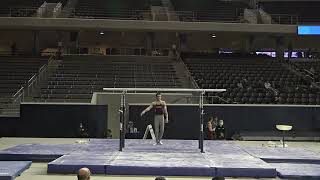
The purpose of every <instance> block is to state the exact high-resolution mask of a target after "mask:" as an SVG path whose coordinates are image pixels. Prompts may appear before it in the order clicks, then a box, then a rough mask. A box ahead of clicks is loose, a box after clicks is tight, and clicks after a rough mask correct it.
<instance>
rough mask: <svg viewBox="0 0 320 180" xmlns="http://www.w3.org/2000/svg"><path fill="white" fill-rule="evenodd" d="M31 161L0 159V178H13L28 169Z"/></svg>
mask: <svg viewBox="0 0 320 180" xmlns="http://www.w3.org/2000/svg"><path fill="white" fill-rule="evenodd" d="M30 165H31V161H0V179H1V180H13V179H15V177H17V176H20V174H21V173H22V172H23V171H25V170H26V169H28V168H29V167H30Z"/></svg>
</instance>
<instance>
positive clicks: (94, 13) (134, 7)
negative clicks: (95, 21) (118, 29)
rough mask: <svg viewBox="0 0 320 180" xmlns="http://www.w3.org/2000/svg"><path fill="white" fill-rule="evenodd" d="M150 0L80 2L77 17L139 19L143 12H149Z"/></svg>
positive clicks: (80, 0) (84, 0)
mask: <svg viewBox="0 0 320 180" xmlns="http://www.w3.org/2000/svg"><path fill="white" fill-rule="evenodd" d="M148 2H149V1H148V0H135V1H131V0H124V1H123V0H122V1H118V0H91V1H87V0H79V1H78V4H77V6H76V12H75V15H76V16H78V17H85V18H112V19H139V18H141V14H140V13H139V11H141V10H149V9H150V5H149V3H148Z"/></svg>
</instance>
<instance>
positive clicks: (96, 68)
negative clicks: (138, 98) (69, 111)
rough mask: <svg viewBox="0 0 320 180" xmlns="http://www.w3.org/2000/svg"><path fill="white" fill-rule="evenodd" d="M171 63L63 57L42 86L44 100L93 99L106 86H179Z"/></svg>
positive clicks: (78, 100) (41, 96)
mask: <svg viewBox="0 0 320 180" xmlns="http://www.w3.org/2000/svg"><path fill="white" fill-rule="evenodd" d="M180 84H181V83H180V82H179V80H178V78H177V76H176V74H175V70H174V67H173V66H172V65H171V64H168V63H162V62H154V63H144V62H141V63H139V62H133V61H132V62H130V61H126V62H120V61H114V62H112V61H108V60H94V59H91V60H71V59H68V60H64V61H63V62H62V64H61V65H60V67H59V68H58V69H57V71H56V72H55V74H54V75H53V76H51V77H50V78H49V80H48V82H47V83H46V84H43V85H42V86H41V95H40V97H38V98H37V99H38V100H41V101H68V102H69V101H71V102H90V100H91V97H92V94H93V92H99V91H102V89H103V88H104V87H111V88H113V87H136V88H139V87H152V88H154V87H159V88H161V87H167V88H168V87H172V88H173V87H180Z"/></svg>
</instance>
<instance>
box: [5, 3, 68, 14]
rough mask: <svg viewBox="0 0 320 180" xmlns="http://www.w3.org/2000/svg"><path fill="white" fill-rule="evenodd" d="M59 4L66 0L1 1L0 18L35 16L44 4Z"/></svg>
mask: <svg viewBox="0 0 320 180" xmlns="http://www.w3.org/2000/svg"><path fill="white" fill-rule="evenodd" d="M44 2H47V3H59V2H61V3H62V5H65V4H66V3H67V0H1V7H0V16H10V17H31V16H35V15H36V14H37V10H38V9H39V8H40V7H41V5H42V4H43V3H44Z"/></svg>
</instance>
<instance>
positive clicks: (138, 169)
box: [107, 147, 215, 177]
mask: <svg viewBox="0 0 320 180" xmlns="http://www.w3.org/2000/svg"><path fill="white" fill-rule="evenodd" d="M160 148H161V147H160ZM107 174H115V175H162V176H211V177H212V176H215V169H214V168H212V167H210V162H209V161H207V160H206V159H205V158H204V157H203V156H202V154H201V153H183V152H181V153H179V152H176V153H170V152H168V153H159V152H148V153H141V152H121V153H120V154H119V155H118V156H117V157H116V158H115V160H114V161H112V162H111V164H110V165H109V166H107Z"/></svg>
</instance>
